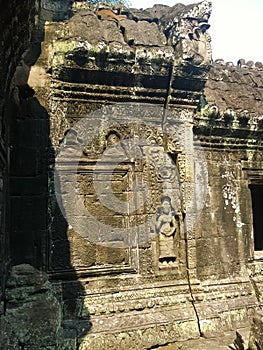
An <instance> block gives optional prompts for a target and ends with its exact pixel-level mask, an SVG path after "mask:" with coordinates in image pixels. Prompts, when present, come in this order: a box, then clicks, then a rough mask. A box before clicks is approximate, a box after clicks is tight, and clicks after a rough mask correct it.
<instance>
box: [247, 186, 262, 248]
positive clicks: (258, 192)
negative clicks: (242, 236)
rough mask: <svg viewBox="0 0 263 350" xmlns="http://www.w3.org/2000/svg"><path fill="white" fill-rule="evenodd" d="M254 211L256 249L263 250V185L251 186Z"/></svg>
mask: <svg viewBox="0 0 263 350" xmlns="http://www.w3.org/2000/svg"><path fill="white" fill-rule="evenodd" d="M250 190H251V197H252V209H253V227H254V248H255V250H263V211H262V209H263V185H250Z"/></svg>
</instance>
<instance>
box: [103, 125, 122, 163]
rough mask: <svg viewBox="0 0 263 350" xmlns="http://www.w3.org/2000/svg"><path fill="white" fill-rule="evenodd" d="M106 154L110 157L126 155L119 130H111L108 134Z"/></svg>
mask: <svg viewBox="0 0 263 350" xmlns="http://www.w3.org/2000/svg"><path fill="white" fill-rule="evenodd" d="M105 141H106V148H105V151H104V155H105V156H110V157H120V156H121V157H125V151H124V149H123V147H122V144H121V138H120V135H119V133H118V132H117V131H115V130H111V131H109V132H108V134H107V135H106V140H105Z"/></svg>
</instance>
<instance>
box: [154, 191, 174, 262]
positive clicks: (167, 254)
mask: <svg viewBox="0 0 263 350" xmlns="http://www.w3.org/2000/svg"><path fill="white" fill-rule="evenodd" d="M156 231H157V233H158V234H159V237H158V238H159V265H160V266H165V265H173V264H174V263H175V261H176V255H175V247H174V245H175V242H174V238H175V235H178V234H179V217H178V215H176V214H175V211H174V208H173V207H172V204H171V198H170V197H168V196H166V197H164V198H163V199H162V204H161V206H160V207H159V209H158V213H157V219H156Z"/></svg>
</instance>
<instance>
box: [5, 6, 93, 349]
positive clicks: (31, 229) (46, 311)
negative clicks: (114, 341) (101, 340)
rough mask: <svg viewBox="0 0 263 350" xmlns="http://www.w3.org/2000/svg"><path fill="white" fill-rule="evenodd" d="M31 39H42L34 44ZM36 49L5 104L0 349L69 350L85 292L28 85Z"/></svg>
mask: <svg viewBox="0 0 263 350" xmlns="http://www.w3.org/2000/svg"><path fill="white" fill-rule="evenodd" d="M60 2H61V1H60ZM60 2H59V1H57V3H60ZM53 3H55V2H53ZM60 19H61V18H60ZM37 37H38V38H40V37H41V35H36V36H34V40H36V38H37ZM39 48H40V42H37V40H36V41H35V42H34V43H33V44H32V45H31V48H30V50H29V51H28V52H27V53H26V54H25V55H24V59H23V61H22V62H21V64H20V66H19V67H18V68H17V71H16V73H15V76H14V79H13V83H14V87H13V88H12V95H11V97H10V99H9V101H6V104H5V106H6V107H5V112H4V118H5V121H6V125H7V129H8V135H9V136H8V144H9V174H8V182H9V191H8V192H9V193H8V213H7V218H6V222H7V234H8V238H9V244H10V273H9V277H8V279H7V283H6V289H5V303H4V308H5V310H4V313H3V315H2V316H1V317H0V348H1V349H3V350H4V349H8V350H9V349H15V350H19V349H54V350H55V349H56V350H57V349H67V350H71V349H72V350H76V349H78V347H79V344H80V342H81V338H82V337H83V336H84V335H85V334H86V333H87V332H88V331H89V329H90V328H91V324H90V321H89V315H88V313H87V312H86V311H85V307H84V306H83V297H84V289H83V287H82V284H81V283H80V282H79V281H78V277H77V274H76V273H75V271H74V268H73V267H72V266H71V263H70V247H69V242H68V237H67V223H66V221H65V219H64V218H63V216H62V214H61V212H60V210H59V208H58V205H57V203H56V199H55V194H54V186H53V169H54V162H55V153H54V149H53V147H52V144H51V140H50V138H49V135H50V118H49V115H48V112H47V110H46V109H45V108H44V107H43V106H42V105H41V103H40V101H39V100H38V99H37V98H36V96H35V91H34V90H33V89H32V88H31V87H30V86H29V85H28V84H27V79H28V74H29V70H30V66H32V65H33V64H34V63H35V61H36V60H37V58H38V56H39V54H40V50H39ZM10 90H11V89H10ZM50 234H52V235H53V238H54V235H56V238H57V241H58V242H63V249H60V250H59V254H57V255H56V256H55V257H54V259H55V260H56V266H59V268H60V270H61V269H62V270H64V271H66V272H67V271H70V275H68V274H67V273H66V272H65V275H64V276H63V277H60V278H57V279H53V277H52V276H53V275H54V273H53V272H54V271H53V272H51V271H50V264H51V262H50V261H49V259H50V258H49V257H50V250H51V249H52V247H50V246H49V237H50ZM55 241H56V240H55ZM77 339H78V340H77Z"/></svg>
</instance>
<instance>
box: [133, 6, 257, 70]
mask: <svg viewBox="0 0 263 350" xmlns="http://www.w3.org/2000/svg"><path fill="white" fill-rule="evenodd" d="M200 1H201V0H131V7H135V8H147V7H152V6H153V5H154V4H156V3H158V4H165V5H169V6H173V5H175V4H176V3H179V2H180V3H182V4H185V5H189V4H194V3H199V2H200ZM210 1H212V15H211V17H210V20H209V24H210V25H211V27H210V28H209V33H210V35H211V38H212V42H211V44H212V52H213V54H212V58H213V60H216V59H218V58H221V59H223V60H224V61H225V62H229V61H230V62H233V63H234V64H236V63H237V61H238V60H239V59H240V58H243V59H245V60H246V61H250V60H252V61H254V62H257V61H259V62H263V0H210Z"/></svg>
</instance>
